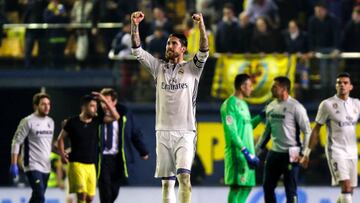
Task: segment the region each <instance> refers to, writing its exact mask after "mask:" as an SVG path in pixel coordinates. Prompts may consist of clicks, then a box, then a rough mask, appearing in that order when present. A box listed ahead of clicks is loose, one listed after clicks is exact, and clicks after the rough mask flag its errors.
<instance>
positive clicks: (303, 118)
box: [295, 105, 311, 146]
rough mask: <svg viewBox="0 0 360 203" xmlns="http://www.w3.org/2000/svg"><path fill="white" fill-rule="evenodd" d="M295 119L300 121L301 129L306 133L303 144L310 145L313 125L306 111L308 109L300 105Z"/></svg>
mask: <svg viewBox="0 0 360 203" xmlns="http://www.w3.org/2000/svg"><path fill="white" fill-rule="evenodd" d="M295 119H296V122H297V123H298V125H299V127H300V130H301V131H302V132H303V133H304V143H303V146H308V142H309V138H310V134H311V127H310V121H309V117H308V115H307V113H306V109H305V108H304V107H303V106H301V105H299V106H298V107H297V108H296V111H295Z"/></svg>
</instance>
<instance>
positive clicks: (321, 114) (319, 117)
mask: <svg viewBox="0 0 360 203" xmlns="http://www.w3.org/2000/svg"><path fill="white" fill-rule="evenodd" d="M328 117H329V113H328V110H327V108H326V103H325V102H324V101H323V102H321V103H320V105H319V110H318V112H317V114H316V119H315V121H316V122H317V123H319V124H321V125H323V124H324V123H325V122H326V120H327V119H328Z"/></svg>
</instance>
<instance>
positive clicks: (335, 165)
mask: <svg viewBox="0 0 360 203" xmlns="http://www.w3.org/2000/svg"><path fill="white" fill-rule="evenodd" d="M327 160H328V165H329V169H330V173H331V177H332V178H331V184H332V185H339V182H340V181H343V180H350V184H351V186H352V187H356V186H357V181H358V174H357V173H358V165H357V164H358V160H357V159H341V158H329V157H328V159H327Z"/></svg>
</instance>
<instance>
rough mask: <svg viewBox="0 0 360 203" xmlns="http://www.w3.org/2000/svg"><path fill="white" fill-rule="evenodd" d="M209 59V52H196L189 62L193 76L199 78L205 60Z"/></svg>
mask: <svg viewBox="0 0 360 203" xmlns="http://www.w3.org/2000/svg"><path fill="white" fill-rule="evenodd" d="M208 57H209V51H206V52H202V51H198V52H197V53H196V54H195V56H194V57H193V58H192V60H191V69H192V72H193V74H195V75H196V76H198V77H200V75H201V73H202V71H203V69H204V66H205V62H206V60H207V58H208Z"/></svg>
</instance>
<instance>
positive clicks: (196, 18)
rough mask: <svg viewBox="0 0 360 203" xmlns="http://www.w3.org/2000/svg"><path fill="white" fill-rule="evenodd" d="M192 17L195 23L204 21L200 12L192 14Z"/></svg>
mask: <svg viewBox="0 0 360 203" xmlns="http://www.w3.org/2000/svg"><path fill="white" fill-rule="evenodd" d="M192 19H193V20H194V21H195V22H197V23H202V22H203V21H204V19H203V16H202V14H201V13H194V14H193V15H192Z"/></svg>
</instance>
